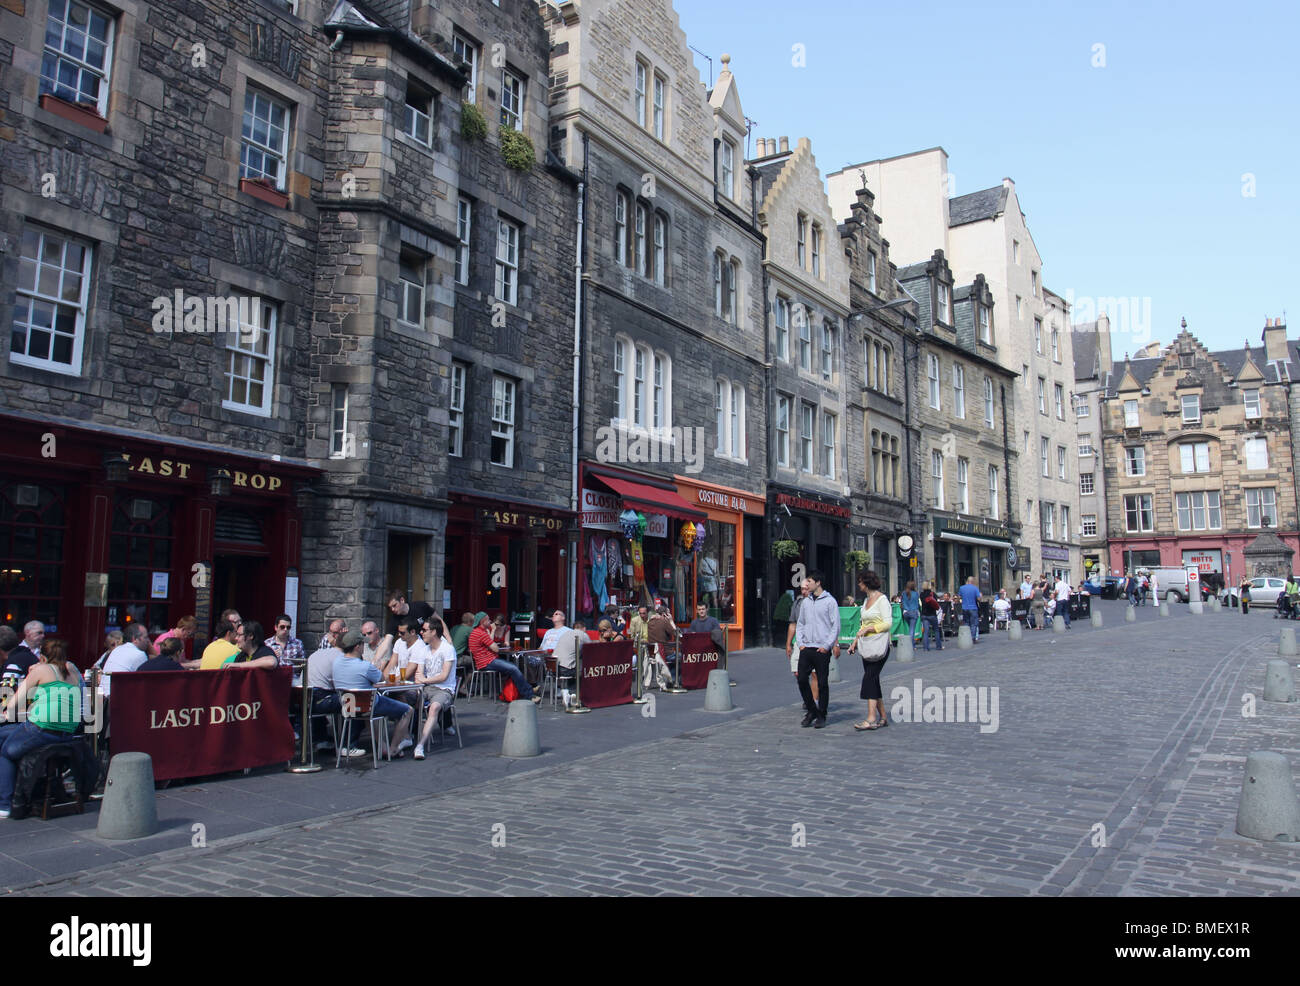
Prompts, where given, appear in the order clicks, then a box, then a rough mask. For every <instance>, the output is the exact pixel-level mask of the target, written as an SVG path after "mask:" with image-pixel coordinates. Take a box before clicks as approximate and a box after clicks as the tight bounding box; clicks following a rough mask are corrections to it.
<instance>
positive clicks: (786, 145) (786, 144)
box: [781, 137, 790, 154]
mask: <svg viewBox="0 0 1300 986" xmlns="http://www.w3.org/2000/svg"><path fill="white" fill-rule="evenodd" d="M788 150H790V138H789V137H782V138H781V153H782V154H784V153H786V152H787V151H788Z"/></svg>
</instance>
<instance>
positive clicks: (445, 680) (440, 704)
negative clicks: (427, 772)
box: [415, 616, 456, 760]
mask: <svg viewBox="0 0 1300 986" xmlns="http://www.w3.org/2000/svg"><path fill="white" fill-rule="evenodd" d="M443 628H444V624H443V622H442V620H440V619H438V618H437V617H436V616H435V617H432V618H430V619H428V620H425V621H424V623H423V624H422V625H421V628H420V638H421V639H420V646H421V647H422V648H423V651H422V653H421V654H420V663H419V664H417V665H416V667H415V683H416V684H417V685H423V686H424V692H423V698H424V700H425V701H427V702H428V703H429V715H428V717H427V718H426V719H425V720H424V729H423V730H422V731H421V733H420V741H419V742H418V743H416V744H415V759H416V760H423V759H424V744H425V743H427V742H428V741H429V734H430V733H432V732H433V727H434V725H435V724H436V723H437V722H438V717H439V716H440V715H442V710H443V709H449V708H451V705H452V703H453V702H455V701H456V646H455V645H454V644H453V643H452V642H451V641H450V640H449V639H447V637H446V635H445V634H444V633H443Z"/></svg>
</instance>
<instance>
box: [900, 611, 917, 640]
mask: <svg viewBox="0 0 1300 986" xmlns="http://www.w3.org/2000/svg"><path fill="white" fill-rule="evenodd" d="M920 618H921V614H920V612H919V611H918V610H915V609H905V610H903V622H904V623H906V624H907V635H908V636H909V637H911V638H912V639H913V640H915V639H916V621H917V620H919V619H920Z"/></svg>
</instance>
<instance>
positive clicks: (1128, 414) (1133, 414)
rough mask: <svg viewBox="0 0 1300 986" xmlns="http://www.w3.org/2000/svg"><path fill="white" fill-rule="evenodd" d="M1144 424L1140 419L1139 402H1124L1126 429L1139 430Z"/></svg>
mask: <svg viewBox="0 0 1300 986" xmlns="http://www.w3.org/2000/svg"><path fill="white" fill-rule="evenodd" d="M1141 424H1142V422H1141V421H1140V420H1139V419H1138V402H1137V401H1136V400H1127V401H1125V402H1124V427H1125V428H1137V427H1140V426H1141Z"/></svg>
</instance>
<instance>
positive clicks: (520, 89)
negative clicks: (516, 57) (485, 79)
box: [501, 68, 524, 130]
mask: <svg viewBox="0 0 1300 986" xmlns="http://www.w3.org/2000/svg"><path fill="white" fill-rule="evenodd" d="M523 122H524V79H523V76H520V75H516V74H515V73H514V72H512V71H510V69H508V68H503V69H502V70H501V126H503V127H510V128H511V129H513V130H522V129H523Z"/></svg>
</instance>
